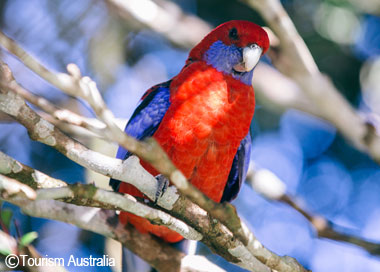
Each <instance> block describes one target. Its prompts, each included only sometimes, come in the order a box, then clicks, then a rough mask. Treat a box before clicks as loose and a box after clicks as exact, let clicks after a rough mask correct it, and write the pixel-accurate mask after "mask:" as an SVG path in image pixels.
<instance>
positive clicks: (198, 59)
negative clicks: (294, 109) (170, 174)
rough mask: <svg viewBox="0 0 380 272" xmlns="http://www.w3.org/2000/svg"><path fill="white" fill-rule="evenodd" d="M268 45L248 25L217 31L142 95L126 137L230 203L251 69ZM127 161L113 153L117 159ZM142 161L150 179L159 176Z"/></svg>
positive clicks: (126, 188)
mask: <svg viewBox="0 0 380 272" xmlns="http://www.w3.org/2000/svg"><path fill="white" fill-rule="evenodd" d="M268 47H269V40H268V36H267V34H266V32H265V31H264V30H263V29H262V28H261V27H260V26H258V25H256V24H254V23H251V22H248V21H229V22H227V23H224V24H222V25H220V26H218V27H217V28H215V29H214V30H213V31H211V32H210V33H209V34H208V35H207V36H206V37H205V38H204V39H203V40H202V41H201V42H200V43H199V44H198V45H196V46H195V47H194V48H193V49H192V50H191V52H190V54H189V57H188V59H187V60H186V64H185V66H184V67H183V68H182V70H181V72H180V73H179V74H178V75H177V76H175V77H174V78H173V79H171V80H169V81H167V82H164V83H161V84H158V85H156V86H154V87H152V88H151V89H149V90H148V91H147V92H146V93H145V94H144V96H143V97H142V99H141V102H140V104H139V106H138V107H137V108H136V110H135V111H134V113H133V115H132V117H131V118H130V120H129V122H128V124H127V126H126V128H125V132H126V133H127V134H129V135H131V136H133V137H135V138H137V139H139V140H142V139H144V138H145V137H150V136H152V137H154V138H155V139H156V140H157V141H158V143H159V144H160V145H161V146H162V147H163V149H164V150H165V151H166V153H167V154H168V155H169V157H170V158H171V160H172V161H173V163H174V164H175V165H176V166H177V167H178V169H180V170H181V171H182V173H183V174H184V175H185V176H186V178H188V180H189V181H190V182H191V183H192V184H193V185H194V186H195V187H197V188H198V189H199V190H201V191H202V192H203V193H204V194H206V195H207V196H208V197H209V198H211V199H212V200H214V201H217V202H221V201H231V200H232V199H234V198H235V197H236V196H237V194H238V192H239V189H240V186H241V183H242V181H243V180H244V179H245V175H246V171H247V168H248V163H249V157H250V146H251V136H250V133H249V128H250V124H251V120H252V117H253V113H254V109H255V98H254V91H253V88H252V74H253V69H254V67H255V66H256V64H257V62H258V61H259V58H260V57H261V55H262V54H264V53H265V51H266V50H267V49H268ZM129 156H131V153H129V152H128V151H126V150H125V149H123V148H121V147H120V148H119V150H118V152H117V158H120V159H126V158H128V157H129ZM141 163H142V165H143V167H144V168H145V169H147V171H149V172H150V173H151V174H152V175H154V176H157V175H159V173H158V172H157V171H156V170H155V169H154V168H153V167H151V166H150V165H149V164H147V163H146V162H144V161H142V162H141ZM110 185H111V186H112V187H113V189H114V190H117V191H119V192H123V193H128V194H131V195H134V196H138V197H143V195H142V193H141V192H140V191H139V190H138V189H137V188H136V187H134V186H132V185H130V184H127V183H124V182H123V183H120V182H119V181H116V180H111V182H110ZM119 218H120V221H121V222H122V223H123V224H126V223H127V222H128V223H130V224H132V225H134V226H135V227H136V228H137V229H138V230H139V231H140V232H143V233H146V232H150V233H152V234H154V235H156V236H158V237H160V238H162V239H164V240H165V241H168V242H177V241H180V240H181V239H182V236H180V235H179V234H178V233H176V232H174V231H172V230H169V229H168V228H166V227H163V226H157V225H152V224H151V223H150V222H149V221H148V220H147V219H144V218H141V217H138V216H136V215H133V214H130V213H121V214H120V217H119Z"/></svg>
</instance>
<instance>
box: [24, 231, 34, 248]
mask: <svg viewBox="0 0 380 272" xmlns="http://www.w3.org/2000/svg"><path fill="white" fill-rule="evenodd" d="M37 237H38V233H37V232H35V231H32V232H28V233H26V234H25V235H24V236H22V237H21V239H20V246H28V245H30V243H32V242H33V241H34V240H36V238H37Z"/></svg>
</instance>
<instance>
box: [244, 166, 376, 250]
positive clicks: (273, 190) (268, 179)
mask: <svg viewBox="0 0 380 272" xmlns="http://www.w3.org/2000/svg"><path fill="white" fill-rule="evenodd" d="M246 182H247V183H248V184H249V185H250V186H251V187H252V188H253V189H254V190H255V191H256V192H258V193H259V194H261V195H262V196H264V197H265V198H267V199H269V200H272V201H279V202H282V203H285V204H287V205H289V206H290V207H292V208H293V209H295V210H296V211H298V212H299V213H300V214H302V215H303V216H304V217H305V218H306V219H307V220H308V221H309V222H310V224H311V225H312V226H313V227H314V229H315V230H316V232H317V236H318V237H320V238H327V239H331V240H335V241H340V242H347V243H351V244H354V245H357V246H359V247H361V248H363V249H364V250H366V251H367V252H368V253H370V254H372V255H377V256H380V244H379V243H374V242H371V241H368V240H365V239H363V238H361V237H358V236H355V235H348V234H345V233H341V232H338V231H337V230H336V229H342V227H340V226H337V225H336V224H334V223H333V222H331V221H329V220H327V219H326V218H324V217H323V216H321V215H317V214H312V213H310V212H308V211H307V210H306V209H304V208H302V207H301V206H300V205H299V204H298V203H297V201H296V200H294V198H293V197H291V196H290V195H288V194H286V185H285V183H284V182H283V181H282V180H280V179H279V178H278V177H277V176H276V175H275V174H274V173H272V172H270V171H269V170H267V169H260V170H250V171H249V173H248V175H247V179H246Z"/></svg>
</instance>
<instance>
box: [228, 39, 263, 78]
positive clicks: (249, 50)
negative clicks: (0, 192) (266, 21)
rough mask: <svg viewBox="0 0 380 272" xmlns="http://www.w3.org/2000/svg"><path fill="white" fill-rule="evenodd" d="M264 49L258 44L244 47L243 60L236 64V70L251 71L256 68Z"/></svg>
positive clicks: (240, 71) (241, 71)
mask: <svg viewBox="0 0 380 272" xmlns="http://www.w3.org/2000/svg"><path fill="white" fill-rule="evenodd" d="M262 53H263V49H262V48H261V47H260V46H258V45H257V44H251V45H250V46H247V47H244V49H243V61H242V62H240V63H238V64H236V65H235V66H234V70H235V71H236V72H239V73H243V72H249V71H251V70H252V69H253V68H255V66H256V64H257V63H258V62H259V59H260V57H261V54H262Z"/></svg>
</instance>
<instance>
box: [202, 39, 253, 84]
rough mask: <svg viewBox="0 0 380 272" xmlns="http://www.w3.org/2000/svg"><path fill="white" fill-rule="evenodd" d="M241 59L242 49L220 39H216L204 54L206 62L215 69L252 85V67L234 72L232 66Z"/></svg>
mask: <svg viewBox="0 0 380 272" xmlns="http://www.w3.org/2000/svg"><path fill="white" fill-rule="evenodd" d="M242 59H243V53H242V49H241V48H238V47H236V46H235V45H230V46H227V45H225V44H224V43H223V42H222V41H216V42H214V43H213V44H212V45H211V46H210V49H208V50H207V51H206V53H205V55H204V60H205V61H206V62H207V64H209V65H211V66H212V67H214V68H215V69H216V70H218V71H220V72H223V73H226V74H229V75H231V76H232V77H233V78H235V79H238V80H240V81H241V82H243V83H244V84H246V85H252V75H253V69H252V70H251V71H249V72H245V73H236V72H235V71H234V70H233V67H234V66H235V65H236V64H238V63H240V62H241V61H242Z"/></svg>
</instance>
